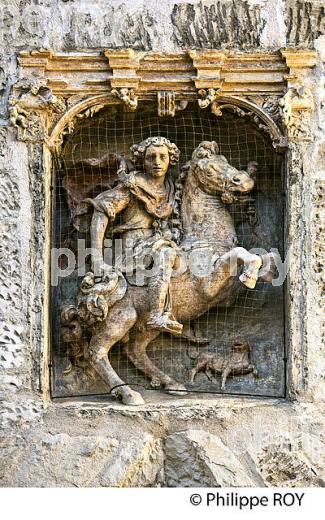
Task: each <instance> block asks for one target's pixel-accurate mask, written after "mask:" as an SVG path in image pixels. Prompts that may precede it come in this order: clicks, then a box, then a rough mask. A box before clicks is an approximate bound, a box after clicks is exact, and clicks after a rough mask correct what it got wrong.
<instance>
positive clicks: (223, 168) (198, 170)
mask: <svg viewBox="0 0 325 520" xmlns="http://www.w3.org/2000/svg"><path fill="white" fill-rule="evenodd" d="M187 168H189V169H190V170H192V172H193V175H194V176H195V177H196V180H197V184H198V186H199V187H200V188H201V189H202V190H203V191H205V192H206V193H210V194H221V199H222V201H223V202H224V203H228V204H230V203H232V202H234V200H235V193H236V192H241V193H247V192H250V191H251V190H252V189H253V188H254V181H253V179H252V178H251V177H250V176H249V174H248V173H247V172H246V171H242V170H237V169H236V168H234V167H233V166H231V165H230V164H229V163H228V161H227V159H226V158H225V156H224V155H219V147H218V145H217V143H216V142H215V141H203V142H202V143H200V144H199V146H198V147H197V148H195V150H194V152H193V154H192V159H191V161H190V162H189V163H188V165H187Z"/></svg>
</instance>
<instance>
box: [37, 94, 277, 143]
mask: <svg viewBox="0 0 325 520" xmlns="http://www.w3.org/2000/svg"><path fill="white" fill-rule="evenodd" d="M154 99H155V97H154V96H151V97H149V98H148V97H147V96H146V98H143V99H142V98H141V97H140V98H139V101H142V100H146V101H147V102H150V101H153V100H154ZM187 100H188V101H193V100H195V97H194V96H193V95H192V96H189V97H188V98H187ZM116 104H120V105H121V106H123V103H121V102H120V101H118V100H117V99H116V98H115V97H114V96H112V95H111V94H103V95H98V96H92V97H88V98H86V99H84V100H82V101H81V102H79V103H77V104H76V105H74V106H72V107H71V108H70V109H69V110H67V111H66V112H65V113H64V115H63V116H62V117H61V118H60V119H59V121H58V122H57V123H56V124H55V126H54V128H53V129H52V131H51V134H50V135H49V137H48V139H47V145H48V147H49V148H50V150H51V151H52V152H55V153H59V150H60V147H61V145H62V143H63V138H64V135H67V134H70V133H72V132H73V130H74V125H75V122H76V121H77V120H78V119H84V118H88V117H92V116H93V115H94V114H96V113H97V112H98V111H100V110H102V109H103V108H105V107H107V106H110V105H116ZM215 105H216V107H217V109H220V111H221V112H222V110H223V109H230V110H233V111H234V112H235V113H237V115H239V116H244V117H251V118H252V119H253V120H254V122H255V123H256V124H257V125H258V126H259V128H260V130H262V131H263V132H265V133H266V134H267V135H268V136H269V138H270V139H271V141H272V144H273V146H274V147H275V148H277V149H279V150H283V149H285V148H286V147H287V138H286V136H285V135H284V134H283V132H282V131H281V130H280V128H279V126H278V125H277V124H276V122H275V121H274V120H273V119H272V117H271V116H270V115H269V114H268V113H267V112H266V111H265V110H263V108H261V107H259V106H258V105H256V104H255V103H252V102H251V101H249V100H247V99H245V98H240V97H236V96H223V95H220V96H218V98H217V100H216V103H215ZM211 108H212V111H213V104H212V105H211ZM276 108H277V107H275V109H276ZM216 115H218V114H216Z"/></svg>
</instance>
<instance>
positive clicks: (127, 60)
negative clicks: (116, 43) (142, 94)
mask: <svg viewBox="0 0 325 520" xmlns="http://www.w3.org/2000/svg"><path fill="white" fill-rule="evenodd" d="M104 55H105V56H106V58H107V60H108V65H109V68H110V71H111V75H110V77H109V83H110V86H111V88H114V89H122V88H131V89H137V88H138V85H139V81H140V78H139V77H138V75H137V72H138V70H139V64H140V58H141V56H142V53H136V52H135V51H134V50H133V49H107V50H106V51H104Z"/></svg>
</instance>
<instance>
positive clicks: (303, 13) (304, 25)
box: [285, 0, 325, 47]
mask: <svg viewBox="0 0 325 520" xmlns="http://www.w3.org/2000/svg"><path fill="white" fill-rule="evenodd" d="M285 11H286V27H287V35H286V36H287V44H288V45H297V46H308V47H312V46H313V44H314V40H315V39H316V38H318V37H319V36H321V35H322V34H324V33H325V6H324V2H323V1H322V0H320V1H317V0H316V2H315V1H313V2H305V1H304V0H302V1H301V0H299V1H298V2H297V1H296V0H286V1H285Z"/></svg>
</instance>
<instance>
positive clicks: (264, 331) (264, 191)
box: [51, 101, 285, 397]
mask: <svg viewBox="0 0 325 520" xmlns="http://www.w3.org/2000/svg"><path fill="white" fill-rule="evenodd" d="M156 135H162V136H166V137H168V138H169V139H170V140H171V141H172V142H175V143H176V144H177V146H178V148H179V149H180V151H181V158H180V162H179V163H178V164H177V166H176V167H174V171H173V175H174V176H175V178H176V179H177V178H178V177H179V174H180V170H181V167H182V165H184V164H186V163H187V161H189V160H190V159H191V155H192V152H193V150H194V149H195V148H196V147H197V146H198V145H199V144H200V143H201V142H202V141H216V142H217V143H218V145H219V148H220V153H221V154H222V155H224V156H225V157H226V158H227V160H228V161H229V163H230V164H231V165H232V166H235V167H236V168H237V169H239V170H246V168H247V165H248V163H249V162H250V161H256V162H257V163H258V166H257V171H256V173H254V175H255V176H256V183H255V188H254V190H253V192H252V193H251V194H250V197H249V200H248V201H246V202H245V203H242V204H240V203H238V204H236V203H234V204H232V205H230V206H229V210H230V213H231V215H232V218H233V219H234V221H235V224H236V231H237V237H238V244H239V245H241V246H243V247H245V248H246V249H248V250H250V249H251V248H252V247H254V248H263V249H265V250H266V251H269V250H270V248H274V249H277V250H278V251H279V252H281V255H282V253H283V250H284V246H283V231H284V200H285V199H284V196H283V190H284V178H283V173H284V171H283V154H279V153H277V152H276V150H275V149H274V148H273V146H272V143H271V142H270V138H269V136H267V135H265V134H264V133H263V132H262V131H261V130H260V129H259V128H258V126H257V125H256V123H254V121H253V120H252V118H251V117H250V116H249V115H244V114H240V115H238V114H237V113H236V111H234V110H232V109H231V107H228V108H225V109H224V110H223V113H222V115H220V116H218V117H217V116H216V115H215V114H213V113H212V112H211V111H210V110H202V109H201V108H200V107H199V106H198V103H197V102H195V101H193V102H190V103H188V105H187V107H186V109H184V110H182V111H178V112H176V114H175V116H174V117H160V116H159V115H158V114H157V106H156V103H154V102H146V101H140V102H139V103H138V108H137V110H136V111H133V112H130V111H126V110H121V109H120V107H116V106H112V107H110V108H107V109H103V110H101V111H100V112H99V113H98V114H96V115H94V116H93V118H92V119H90V120H87V121H83V122H82V123H81V124H80V125H78V128H75V131H74V132H73V134H71V135H70V136H69V137H68V138H67V139H66V141H65V144H64V146H63V148H62V153H61V160H62V163H61V164H62V168H61V169H60V170H59V171H57V173H56V183H55V186H54V188H55V189H54V192H53V193H55V194H56V195H55V197H56V198H55V201H54V209H53V218H54V220H55V233H54V240H55V243H54V245H55V246H56V247H58V248H60V247H69V248H70V249H71V250H74V251H75V250H76V243H77V240H78V238H83V239H85V243H86V246H87V247H90V240H89V231H88V232H82V231H80V232H79V233H78V232H77V231H76V230H75V229H74V228H73V226H71V211H69V205H68V196H67V195H68V192H69V190H70V196H71V193H73V196H77V197H78V196H79V198H80V197H81V195H79V193H80V192H81V193H86V192H85V191H82V190H84V189H85V188H84V186H85V183H87V186H89V184H92V186H94V190H95V194H97V193H99V192H101V191H104V190H105V189H107V187H108V184H109V182H110V178H109V176H108V170H107V168H106V169H105V167H102V168H96V166H93V167H90V169H89V168H88V169H87V166H86V165H87V160H88V159H89V158H100V157H103V156H105V155H106V154H109V153H110V154H120V155H122V156H123V157H125V158H126V159H130V151H129V150H130V147H131V145H132V144H134V143H138V142H141V141H143V140H144V139H145V138H147V137H149V136H156ZM94 178H95V181H94ZM78 186H79V190H80V191H79V192H78ZM86 189H88V190H89V187H88V188H87V187H86ZM88 193H90V191H88ZM70 207H71V202H70ZM115 238H116V237H115ZM62 267H63V266H62ZM89 270H90V264H88V267H87V268H86V272H87V271H89ZM82 278H83V277H82V276H81V277H79V278H78V277H77V276H76V273H72V274H71V275H70V276H68V277H66V278H65V277H64V278H61V279H60V280H59V285H58V287H57V288H54V290H53V302H54V305H53V307H52V311H51V313H52V319H53V337H52V342H53V388H52V389H53V395H54V396H69V395H78V394H87V393H88V394H92V393H96V394H97V393H102V392H107V388H106V389H105V385H104V384H103V383H102V382H101V381H100V379H99V378H98V377H96V376H95V377H91V376H90V374H89V371H87V370H85V369H83V368H82V360H80V362H79V363H78V362H77V363H76V364H73V366H72V367H71V369H69V367H70V363H71V360H70V359H69V351H70V352H71V345H69V343H67V344H64V342H63V340H62V338H61V337H60V335H59V334H58V333H57V331H58V330H59V329H60V308H61V306H62V304H65V303H67V302H71V303H73V302H74V301H76V299H77V293H78V291H79V287H80V283H81V281H82ZM284 328H285V320H284V287H283V286H279V287H277V286H273V285H272V284H269V283H265V282H259V283H258V284H257V286H256V287H255V288H254V289H246V288H245V287H244V286H243V287H242V289H240V291H239V292H238V294H237V295H236V296H235V298H234V301H233V302H232V303H231V305H227V306H222V305H220V306H217V307H216V308H213V309H211V310H209V311H208V312H207V313H204V314H203V315H201V316H200V317H198V318H197V319H195V320H193V321H192V322H191V329H192V331H193V332H194V333H195V334H196V335H198V336H199V337H204V338H206V339H207V340H208V343H204V344H200V345H196V344H195V343H194V342H190V341H189V340H188V339H187V338H186V337H184V338H182V337H181V338H178V337H176V336H173V335H171V334H161V335H160V336H159V337H158V338H157V339H155V340H154V341H153V342H152V343H151V344H150V345H149V347H148V350H147V352H148V354H149V357H150V358H151V359H152V360H153V361H154V363H155V364H156V365H157V366H158V367H159V368H160V369H161V370H163V371H164V372H166V373H167V374H169V375H171V376H172V377H173V378H174V379H175V380H176V381H179V382H182V383H183V384H185V385H187V383H188V379H189V372H190V369H191V368H192V365H194V364H195V360H194V359H192V358H195V357H196V356H197V355H198V353H201V352H216V353H217V354H218V356H223V355H227V354H228V353H229V351H230V348H231V346H232V345H233V344H234V343H235V342H236V341H248V342H249V344H250V345H251V348H252V352H251V362H252V363H253V364H254V365H255V366H256V371H257V374H256V375H255V376H254V375H253V374H252V373H251V374H248V375H242V376H240V375H239V376H236V377H233V378H229V380H228V381H227V385H226V389H225V390H224V391H225V392H226V393H236V394H237V393H238V394H243V393H244V394H253V395H264V396H274V397H275V396H276V397H281V396H284V393H285V343H284ZM69 348H70V350H69ZM110 360H111V362H112V365H113V367H114V368H115V370H116V371H117V372H118V374H119V375H120V377H121V378H122V379H123V380H124V381H125V382H128V383H130V384H132V383H136V384H137V385H141V386H143V387H149V388H150V381H149V380H148V379H147V378H146V377H145V376H143V374H141V372H140V371H139V370H137V369H136V368H135V367H134V365H133V364H132V362H131V361H129V360H128V359H127V357H126V355H125V354H124V353H123V344H122V343H118V344H117V345H115V346H114V347H113V349H112V351H111V353H110ZM78 365H79V367H78ZM220 381H221V380H220V378H212V380H210V379H208V377H207V375H205V373H204V372H199V373H198V374H197V376H196V378H195V384H194V385H188V389H189V390H190V391H191V392H195V391H205V392H212V393H219V392H220V384H221V383H220Z"/></svg>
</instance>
